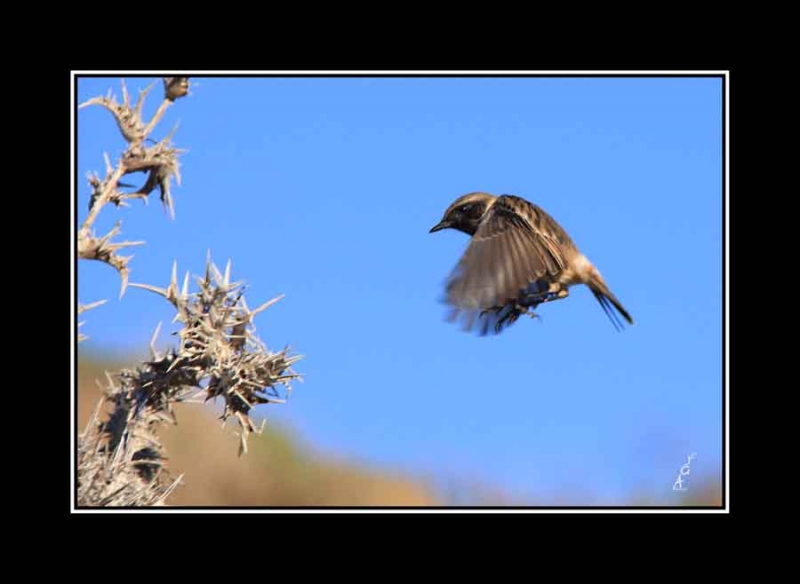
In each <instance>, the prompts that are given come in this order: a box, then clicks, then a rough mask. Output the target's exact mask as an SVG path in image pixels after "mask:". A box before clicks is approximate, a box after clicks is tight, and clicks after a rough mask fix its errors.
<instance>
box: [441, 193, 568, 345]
mask: <svg viewBox="0 0 800 584" xmlns="http://www.w3.org/2000/svg"><path fill="white" fill-rule="evenodd" d="M548 240H549V241H548ZM564 245H571V241H570V240H569V237H568V236H567V235H566V233H564V231H563V230H562V229H561V228H560V227H559V226H558V224H557V223H555V221H554V220H553V219H552V218H551V217H550V216H549V215H547V214H546V213H544V211H542V210H541V209H540V208H539V207H537V206H536V205H533V204H532V203H529V202H528V201H525V200H524V199H520V198H518V197H513V196H510V195H504V196H501V197H498V198H497V200H496V202H495V204H494V205H493V206H492V207H491V209H489V211H487V213H486V216H485V217H484V218H483V221H482V222H481V224H480V226H479V227H478V230H477V231H476V232H475V235H474V236H473V237H472V240H471V241H470V243H469V246H468V247H467V249H466V251H465V252H464V255H463V256H462V258H461V260H460V261H459V263H458V265H457V266H456V268H455V269H454V270H453V272H452V273H451V274H450V277H449V279H448V282H447V285H446V288H445V289H446V298H445V301H446V302H447V303H448V304H450V305H451V306H452V307H453V309H454V311H453V313H452V314H451V319H453V320H455V319H456V318H459V317H463V318H464V326H465V327H466V328H467V329H471V328H473V327H474V326H477V327H478V328H479V329H481V330H482V331H483V329H486V328H488V329H494V328H495V326H496V325H497V322H496V321H497V320H498V319H501V318H502V316H503V315H504V314H507V313H509V311H512V312H513V306H514V305H517V304H519V305H521V306H523V307H535V306H536V305H538V304H539V302H536V301H531V293H532V292H534V293H537V292H544V291H545V290H546V289H547V286H548V283H549V282H550V281H551V280H552V278H553V277H555V276H556V275H557V274H558V273H559V272H560V271H561V270H562V269H563V267H564V265H565V259H564V257H563V255H562V251H561V250H562V249H563V246H564ZM489 309H495V312H491V313H487V314H484V315H483V316H480V313H481V312H482V311H485V310H489ZM514 320H515V319H514ZM512 322H513V320H512ZM509 324H510V323H509ZM501 328H502V325H501ZM483 332H486V331H483ZM495 332H499V331H495Z"/></svg>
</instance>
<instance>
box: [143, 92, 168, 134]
mask: <svg viewBox="0 0 800 584" xmlns="http://www.w3.org/2000/svg"><path fill="white" fill-rule="evenodd" d="M173 103H174V102H172V101H171V100H169V99H164V101H162V102H161V105H160V106H158V110H157V111H156V113H155V114H154V115H153V119H152V120H150V122H149V123H148V124H147V126H146V127H145V129H144V132H143V134H144V135H145V136H149V135H150V132H152V131H153V129H154V128H155V127H156V124H158V122H160V121H161V118H162V117H164V113H165V112H166V111H167V108H168V107H169V106H171V105H172V104H173Z"/></svg>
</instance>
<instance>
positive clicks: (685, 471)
mask: <svg viewBox="0 0 800 584" xmlns="http://www.w3.org/2000/svg"><path fill="white" fill-rule="evenodd" d="M695 458H697V453H696V452H692V453H691V454H690V455H689V458H688V459H687V460H686V464H684V465H683V466H682V467H681V471H680V474H678V478H677V479H675V482H674V483H673V485H672V490H673V491H686V490H687V489H686V488H685V487H684V486H683V477H688V476H689V472H690V470H691V468H690V465H691V464H692V460H694V459H695Z"/></svg>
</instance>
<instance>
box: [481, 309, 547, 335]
mask: <svg viewBox="0 0 800 584" xmlns="http://www.w3.org/2000/svg"><path fill="white" fill-rule="evenodd" d="M537 304H538V303H534V304H531V305H525V304H520V303H519V302H515V303H513V304H506V305H505V306H493V307H491V308H487V309H486V310H483V311H481V313H480V317H479V318H482V317H483V315H485V314H486V313H488V312H493V313H495V314H498V315H499V314H500V313H501V312H503V311H505V314H503V315H502V316H500V317H499V318H498V319H497V322H496V323H495V325H494V329H495V332H497V333H499V332H500V330H501V329H502V328H503V327H504V326H511V325H512V324H514V323H515V322H516V321H517V319H518V318H519V317H520V316H522V315H523V314H527V315H528V316H530V317H531V318H541V317H539V315H538V314H536V313H535V312H533V308H535V306H536V305H537Z"/></svg>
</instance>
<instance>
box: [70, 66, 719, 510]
mask: <svg viewBox="0 0 800 584" xmlns="http://www.w3.org/2000/svg"><path fill="white" fill-rule="evenodd" d="M150 81H152V79H150V78H129V79H127V83H128V88H129V90H130V91H131V93H132V94H133V95H134V96H135V95H136V92H137V90H138V89H140V88H143V87H144V86H145V85H146V84H147V83H149V82H150ZM194 82H195V83H197V86H196V87H194V88H193V91H192V95H191V96H190V97H188V98H185V99H182V100H180V101H178V102H177V103H176V104H175V105H174V106H173V107H172V108H171V109H170V110H169V111H168V113H167V115H166V116H165V117H164V120H163V121H162V123H161V124H160V125H159V127H158V128H157V130H156V132H155V133H154V134H153V137H154V138H156V139H160V138H161V137H163V136H164V134H165V133H166V132H167V131H168V130H169V129H170V128H171V127H172V126H173V125H174V124H175V123H177V122H179V127H178V130H177V132H176V134H175V136H174V142H175V144H176V145H177V146H179V147H181V148H185V149H187V150H188V151H187V152H186V153H185V154H184V155H183V156H182V158H181V161H182V167H181V170H182V179H183V180H182V184H181V185H180V186H175V185H174V188H173V197H174V200H175V211H176V217H175V220H174V221H173V220H170V218H169V217H168V215H167V214H166V213H164V212H163V210H162V208H161V206H160V203H159V201H158V198H157V194H154V195H152V200H151V201H150V204H149V205H147V206H145V205H143V204H141V203H139V202H137V203H136V204H134V205H133V206H132V207H131V208H128V209H116V208H113V207H112V208H106V209H104V210H103V212H102V213H101V215H100V218H99V219H98V221H97V222H96V230H97V232H98V233H100V232H102V233H105V232H106V231H108V230H109V229H110V228H111V227H112V226H113V224H114V222H115V221H116V220H117V219H122V238H128V239H133V240H138V239H142V240H145V241H146V242H147V243H146V245H144V246H142V247H139V248H135V249H133V250H132V252H131V253H134V254H135V257H134V259H133V260H132V264H131V265H132V268H133V271H132V274H131V281H133V282H146V283H151V284H156V285H162V286H163V285H166V283H167V281H168V278H169V275H170V272H171V268H172V263H173V260H177V262H178V270H179V273H180V274H181V275H182V274H183V273H184V272H185V271H186V270H190V271H191V272H192V273H193V274H199V273H201V270H202V269H203V266H204V261H205V257H206V251H207V250H208V249H210V250H211V253H212V257H213V259H214V261H215V262H216V263H217V264H218V265H219V266H220V267H224V264H225V262H226V261H227V260H228V258H231V260H232V272H233V277H234V278H236V279H243V280H245V281H246V282H247V284H248V291H247V298H248V303H249V304H250V305H251V306H253V305H257V304H259V303H261V302H263V301H266V300H268V299H270V298H272V297H274V296H276V295H278V294H285V295H286V296H285V298H284V299H283V300H281V301H280V302H279V303H278V304H276V305H275V306H273V307H272V308H270V309H268V310H267V311H266V312H265V313H262V314H261V315H260V316H259V317H258V319H257V321H256V325H257V326H258V331H259V334H260V335H261V337H262V339H263V340H264V341H265V342H266V343H267V344H268V345H269V346H270V347H273V348H281V347H283V346H284V345H285V344H289V345H291V346H292V347H293V348H294V349H295V350H296V351H297V352H299V353H301V354H303V355H305V356H306V357H305V359H303V360H302V361H301V362H299V363H298V365H297V367H296V368H297V369H298V370H299V371H300V372H302V373H303V374H304V375H305V381H304V382H303V383H301V384H296V385H295V391H294V393H293V394H292V396H291V398H290V401H289V402H288V404H286V405H282V406H271V407H269V408H265V407H262V408H261V413H262V414H265V416H266V418H267V420H268V421H271V420H274V421H280V422H281V423H284V424H287V425H289V426H291V427H293V428H294V429H295V430H296V431H297V432H298V434H299V435H300V436H302V437H303V438H304V439H305V440H306V441H308V442H309V443H311V444H312V445H314V447H316V448H319V449H321V450H322V451H323V452H325V451H329V452H332V453H336V454H337V455H345V456H348V457H350V458H351V459H353V460H356V461H364V462H367V463H371V464H377V465H381V466H385V467H387V468H389V467H391V468H401V469H406V470H409V471H412V472H421V473H429V474H430V473H433V474H437V475H453V476H470V477H478V478H480V479H481V480H483V481H485V482H487V483H490V484H493V485H497V486H500V487H501V488H503V489H506V490H507V491H509V492H510V493H513V494H516V495H521V496H526V497H538V498H540V499H547V498H553V497H557V496H559V494H563V493H571V492H575V493H587V494H590V495H591V496H592V497H595V498H597V499H601V500H603V501H609V502H613V501H618V500H623V499H624V498H625V497H627V496H630V495H631V494H632V493H634V492H638V491H641V490H647V491H649V492H652V493H655V494H657V495H658V496H660V497H663V498H664V500H667V501H668V500H669V498H670V497H671V496H673V493H672V491H671V487H672V483H673V481H674V479H675V477H676V476H677V472H678V470H679V468H680V466H681V465H682V464H683V463H684V462H685V460H686V457H687V456H688V454H690V453H691V452H696V453H697V458H696V459H695V461H694V462H693V465H692V473H693V475H695V474H698V475H699V474H714V473H719V469H720V466H721V459H722V443H721V431H722V430H721V408H722V402H721V393H722V389H721V387H722V385H721V384H722V374H721V372H722V347H721V326H722V304H721V298H722V281H721V274H722V265H721V258H722V249H723V242H722V229H721V227H722V217H721V203H722V194H721V189H722V184H721V176H722V142H721V133H722V125H721V98H722V88H721V81H720V80H719V79H704V78H338V79H336V78H198V79H195V80H194ZM109 88H113V91H114V93H115V95H117V96H120V86H119V82H118V80H117V79H98V78H94V79H82V80H80V81H79V83H78V93H77V99H78V100H79V101H83V100H85V99H88V98H90V97H93V96H95V95H99V94H105V93H106V92H107V91H108V89H109ZM159 94H160V86H158V87H156V89H155V91H154V92H153V93H152V94H151V96H150V98H149V99H148V101H147V103H146V107H145V112H147V113H148V117H149V114H150V113H152V112H153V111H154V110H155V108H156V107H157V105H158V102H159V99H160V98H159ZM77 119H78V150H77V171H78V187H79V191H78V193H77V195H78V199H77V202H78V219H79V221H83V219H84V218H85V216H86V213H87V203H88V196H89V188H88V185H87V183H86V181H85V178H84V177H85V176H86V173H87V172H89V171H93V170H97V171H99V172H101V171H103V168H104V163H103V158H102V154H103V152H104V151H108V152H109V154H110V155H111V156H112V159H115V158H116V157H117V156H118V155H119V153H120V152H121V151H122V149H123V148H124V142H123V141H122V138H121V137H120V136H119V134H118V132H117V130H116V126H115V124H114V122H113V119H112V117H111V115H110V114H109V113H108V112H107V111H105V110H103V109H101V108H99V107H91V108H87V109H83V110H80V111H79V112H78V117H77ZM128 179H129V180H128ZM126 180H128V182H131V183H134V184H137V185H139V184H141V182H142V180H143V175H135V176H132V177H127V178H126ZM474 190H485V191H489V192H492V193H495V194H501V193H511V194H516V195H519V196H522V197H525V198H528V199H529V200H531V201H533V202H535V203H537V204H539V205H541V206H542V207H543V208H545V209H546V210H547V211H548V212H550V213H551V214H552V215H553V216H554V217H555V218H556V219H557V220H558V221H559V222H560V223H561V224H562V225H563V226H564V228H565V229H566V230H567V231H568V232H569V233H570V234H571V235H572V237H573V239H574V240H575V241H576V243H577V245H578V246H579V247H580V248H581V250H582V251H583V252H584V253H585V254H586V255H587V256H588V257H589V258H590V259H591V260H592V261H593V262H594V263H595V264H596V265H597V267H598V269H599V270H600V271H601V272H602V274H603V276H604V277H605V278H606V281H607V282H608V284H609V286H610V288H611V290H612V291H613V292H614V293H615V294H616V295H617V297H618V298H619V299H620V300H621V301H622V303H623V304H624V305H625V306H626V307H627V308H628V310H629V311H630V312H631V314H632V315H633V317H634V319H635V321H636V324H635V325H634V326H633V327H629V328H626V329H625V330H624V331H623V332H621V333H618V332H616V331H615V330H614V328H613V326H612V325H611V323H610V322H609V321H608V319H607V317H606V315H605V314H604V313H603V311H602V309H601V307H600V305H599V304H598V303H597V302H596V301H595V300H594V298H593V297H592V296H591V294H590V293H589V291H588V290H586V289H585V288H577V289H573V290H572V292H571V295H570V297H569V298H568V299H566V300H563V301H559V302H552V303H549V304H548V305H545V306H542V307H540V308H539V311H538V312H539V314H540V315H541V316H542V319H541V320H538V321H534V320H531V319H528V318H524V319H520V320H519V321H518V322H517V323H516V324H515V325H514V326H512V327H511V328H510V329H508V330H507V331H506V332H505V333H504V334H502V335H500V336H496V337H483V338H481V337H477V336H474V335H470V334H467V333H464V332H462V331H461V330H460V329H459V328H458V327H457V326H454V325H452V324H449V323H447V322H445V320H444V318H443V317H444V315H445V307H444V306H443V305H442V304H440V303H439V297H440V295H441V291H442V288H441V287H442V284H443V281H444V279H445V277H446V276H447V274H448V272H449V271H450V270H451V269H452V267H453V266H454V265H455V263H456V262H457V260H458V258H459V255H460V254H461V253H462V251H463V250H464V248H465V246H466V244H467V241H468V239H467V237H466V236H465V235H463V234H460V233H456V232H454V231H443V232H438V233H435V234H429V233H428V230H429V228H430V227H431V226H433V225H434V224H435V223H437V222H438V221H439V219H440V218H441V214H442V212H443V211H444V209H445V208H446V207H447V206H448V205H449V204H450V202H451V201H452V200H453V199H455V198H456V197H457V196H459V195H461V194H463V193H466V192H469V191H474ZM78 279H79V280H78V296H79V300H80V301H81V302H84V303H86V302H90V301H93V300H95V299H97V298H107V299H108V303H107V304H105V305H104V306H102V307H100V308H97V309H95V310H93V311H91V312H89V313H87V314H86V315H85V320H86V324H85V325H84V326H83V327H82V331H83V332H85V333H87V334H88V335H90V337H91V338H90V340H89V341H87V342H86V343H85V344H83V345H82V347H81V349H82V350H87V349H92V348H93V349H104V350H115V351H135V352H137V353H140V352H141V351H142V349H143V347H146V346H147V343H148V341H149V339H150V336H151V335H152V332H153V330H154V328H155V325H156V324H157V323H158V322H159V321H163V323H164V325H163V326H167V325H169V322H170V320H171V318H172V316H173V314H172V312H171V311H170V309H169V305H167V303H166V302H165V301H164V300H163V299H160V298H159V297H157V296H155V295H153V294H151V293H149V292H145V291H143V290H138V289H134V288H129V289H128V291H127V292H126V294H125V296H124V297H123V298H122V300H118V299H117V295H118V291H119V280H118V278H117V276H116V274H115V273H114V272H113V270H111V269H110V268H109V267H107V266H105V265H102V264H95V263H94V262H85V261H84V262H80V263H79V266H78ZM163 330H164V329H163V328H162V331H163ZM167 330H174V329H172V328H169V327H168V326H167ZM169 342H170V338H169V337H168V336H167V335H165V334H162V336H161V343H160V346H162V347H164V346H167V344H168V343H169Z"/></svg>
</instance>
